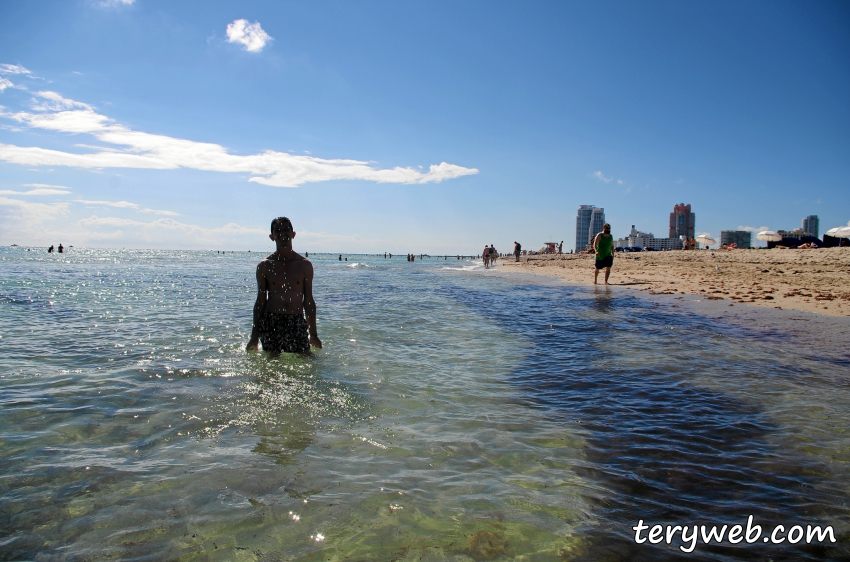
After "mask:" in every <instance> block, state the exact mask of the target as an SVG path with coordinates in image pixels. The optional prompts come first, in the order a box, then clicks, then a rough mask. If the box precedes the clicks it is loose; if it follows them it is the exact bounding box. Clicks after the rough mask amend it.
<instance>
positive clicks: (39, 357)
mask: <svg viewBox="0 0 850 562" xmlns="http://www.w3.org/2000/svg"><path fill="white" fill-rule="evenodd" d="M260 257H261V256H260V255H259V254H249V253H228V254H224V255H222V254H216V253H215V252H178V251H173V252H163V251H118V250H114V251H113V250H77V249H74V250H72V253H70V254H66V255H56V254H53V255H48V254H46V253H44V252H43V250H39V251H35V250H34V251H30V252H28V251H27V250H26V249H25V248H3V249H0V377H2V378H0V406H2V408H0V559H9V560H19V559H34V560H90V559H92V560H100V559H121V560H162V559H185V560H195V559H198V560H283V559H286V560H290V559H304V560H319V559H321V560H343V559H345V560H367V559H377V560H445V559H452V560H502V559H522V560H561V559H580V560H602V559H604V560H635V559H637V560H658V559H679V558H683V557H684V556H685V555H683V553H682V552H681V551H679V550H677V545H678V544H679V543H675V542H674V543H673V544H671V545H665V544H663V543H662V544H660V545H657V546H652V545H649V544H648V543H644V544H642V545H637V544H635V543H634V542H633V540H632V536H633V531H632V530H631V527H632V526H634V525H635V524H636V523H637V521H638V520H639V519H644V520H646V521H648V522H651V523H661V524H666V523H671V524H679V525H684V524H694V523H699V524H707V525H712V524H718V525H719V524H724V523H728V524H735V523H743V522H745V521H746V517H747V515H749V514H752V515H753V516H754V517H755V519H756V521H757V522H758V523H760V524H761V525H763V526H766V527H769V526H771V525H773V524H776V523H782V524H784V525H786V527H787V526H789V525H794V524H803V525H805V524H807V523H808V524H821V525H832V526H833V527H834V529H835V533H836V537H837V538H838V539H839V542H837V543H836V544H826V545H810V546H803V545H797V546H790V545H787V544H786V545H779V546H769V545H763V544H753V545H747V544H746V543H741V544H739V545H737V546H736V545H730V544H726V545H723V546H710V547H709V546H698V547H697V550H696V551H695V552H694V553H693V554H692V555H689V556H688V558H695V559H701V558H702V559H718V560H725V559H730V560H731V559H743V558H746V559H751V558H756V559H767V558H771V559H773V560H783V559H789V560H798V559H842V558H844V559H846V558H847V557H848V556H850V548H848V534H850V509H848V498H850V432H848V430H850V414H848V411H849V410H850V409H849V408H848V405H850V353H848V351H847V349H846V346H845V345H842V342H843V341H844V340H846V334H847V333H850V332H849V331H848V330H847V327H848V325H847V324H846V323H844V324H842V323H840V322H835V323H833V324H828V323H827V324H818V321H817V319H816V318H815V317H811V318H807V319H805V320H797V319H795V318H794V317H792V316H787V317H781V318H776V317H770V318H768V317H767V316H764V317H763V318H762V317H760V318H762V319H763V320H764V322H762V323H759V322H755V321H752V320H748V319H747V318H743V319H741V320H739V321H737V322H731V321H729V322H727V321H724V320H723V319H722V318H724V317H726V316H725V315H724V316H721V315H718V314H717V309H714V310H712V309H708V308H706V309H700V308H698V307H697V308H694V307H692V306H687V305H685V303H683V302H682V301H674V300H672V299H671V300H647V299H642V298H636V297H635V295H634V293H630V292H625V291H620V292H618V291H616V290H614V291H610V292H606V291H604V290H601V289H599V290H597V291H594V290H593V289H588V288H583V287H571V286H567V285H564V284H558V283H554V282H552V281H546V280H539V279H531V278H526V277H521V276H516V275H514V276H511V275H505V274H502V273H500V272H499V270H498V268H497V269H496V270H495V271H492V270H491V271H484V270H482V269H481V268H480V267H479V266H478V265H477V263H473V262H466V261H457V260H454V259H452V260H442V259H430V260H428V259H426V260H418V261H416V262H415V263H408V262H406V261H405V260H404V259H403V258H399V257H398V256H397V257H396V258H395V259H393V260H385V259H383V257H367V256H356V257H353V258H352V257H349V259H350V260H356V263H355V261H349V262H339V261H338V260H337V259H336V256H311V259H312V261H313V263H314V265H315V270H316V281H315V293H316V300H317V303H318V308H319V335H320V337H321V338H322V339H323V341H324V344H325V347H324V349H323V350H322V351H320V352H318V353H316V354H315V355H314V356H312V357H301V356H291V355H286V354H285V355H283V356H281V357H280V358H269V357H267V356H265V355H264V354H262V353H252V354H248V353H246V352H245V351H244V346H245V344H246V342H247V335H248V333H249V331H250V323H251V318H250V315H251V307H252V305H253V299H254V294H255V293H254V281H253V272H254V266H255V264H256V262H257V261H258V259H259V258H260ZM739 308H740V307H739ZM771 322H773V324H772V327H771V328H770V329H765V328H763V327H762V326H763V325H769V324H770V323H771ZM825 332H829V334H830V337H825ZM789 334H792V335H793V337H791V338H789V337H788V335H789ZM822 335H823V336H824V337H820V336H822Z"/></svg>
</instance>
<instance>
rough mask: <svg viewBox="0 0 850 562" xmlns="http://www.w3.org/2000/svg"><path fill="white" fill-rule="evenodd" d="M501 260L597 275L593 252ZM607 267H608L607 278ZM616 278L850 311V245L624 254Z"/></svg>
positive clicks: (663, 288)
mask: <svg viewBox="0 0 850 562" xmlns="http://www.w3.org/2000/svg"><path fill="white" fill-rule="evenodd" d="M499 265H500V266H505V267H508V268H515V269H518V270H521V271H527V272H530V273H539V274H542V275H551V276H555V277H560V278H561V279H563V280H564V281H568V282H570V283H581V284H592V283H593V256H589V255H583V256H582V255H576V254H564V255H539V256H523V257H522V258H521V261H520V262H519V263H517V262H514V260H513V257H509V258H502V259H500V260H499ZM602 279H603V274H602V272H600V275H599V282H600V283H601V282H602ZM609 282H610V284H611V285H613V286H625V287H629V288H633V289H637V290H641V291H649V292H650V293H651V294H667V295H672V294H691V295H703V296H705V297H706V298H707V299H715V300H720V299H728V300H730V301H731V302H740V303H747V304H754V305H758V306H767V307H771V308H785V309H793V310H805V311H809V312H817V313H819V314H826V315H832V316H850V248H823V249H817V250H791V249H772V250H765V249H759V250H713V251H710V250H697V251H672V252H640V253H624V254H617V255H616V257H615V258H614V267H613V269H612V270H611V279H610V281H609Z"/></svg>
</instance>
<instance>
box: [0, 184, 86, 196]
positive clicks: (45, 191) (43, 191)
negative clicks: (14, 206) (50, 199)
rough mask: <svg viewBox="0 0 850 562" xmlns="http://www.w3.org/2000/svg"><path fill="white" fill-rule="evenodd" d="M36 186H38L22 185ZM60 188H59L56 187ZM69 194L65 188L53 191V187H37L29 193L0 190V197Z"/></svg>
mask: <svg viewBox="0 0 850 562" xmlns="http://www.w3.org/2000/svg"><path fill="white" fill-rule="evenodd" d="M24 185H38V184H24ZM57 187H61V186H57ZM69 193H71V192H70V191H68V190H67V189H66V188H62V189H55V188H54V187H53V186H46V187H39V188H36V189H30V190H29V191H13V190H11V189H0V195H68V194H69Z"/></svg>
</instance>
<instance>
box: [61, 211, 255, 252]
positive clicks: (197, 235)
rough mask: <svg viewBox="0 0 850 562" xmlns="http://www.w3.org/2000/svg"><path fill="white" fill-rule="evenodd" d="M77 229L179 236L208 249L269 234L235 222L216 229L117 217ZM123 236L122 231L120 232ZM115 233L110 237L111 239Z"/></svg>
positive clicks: (148, 238) (94, 219) (139, 236)
mask: <svg viewBox="0 0 850 562" xmlns="http://www.w3.org/2000/svg"><path fill="white" fill-rule="evenodd" d="M77 226H79V227H83V228H85V229H87V232H88V233H89V234H92V233H93V231H90V230H88V229H89V228H121V229H125V230H129V231H130V233H129V236H130V237H131V238H132V239H133V240H135V241H144V242H161V243H166V244H171V245H172V246H173V244H174V234H175V233H182V234H183V239H184V240H187V241H189V242H190V243H194V244H197V243H202V244H204V245H206V246H207V247H209V245H210V244H222V243H226V242H227V241H228V240H230V239H231V237H233V236H244V235H251V236H260V237H261V239H262V237H264V236H266V235H268V232H267V231H266V229H264V228H248V227H245V226H241V225H239V224H236V223H228V224H226V225H224V226H221V227H217V228H206V227H203V226H199V225H196V224H187V223H182V222H178V221H176V220H174V219H156V220H154V221H150V222H145V221H137V220H133V219H122V218H117V217H98V216H97V215H92V216H91V217H89V218H86V219H82V220H79V221H77ZM120 232H122V234H123V231H120ZM114 234H115V233H114V232H113V233H111V234H110V236H114Z"/></svg>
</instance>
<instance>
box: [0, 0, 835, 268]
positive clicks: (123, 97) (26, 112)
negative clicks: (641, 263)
mask: <svg viewBox="0 0 850 562" xmlns="http://www.w3.org/2000/svg"><path fill="white" fill-rule="evenodd" d="M0 21H3V22H4V31H3V33H2V34H0V245H10V244H18V245H22V246H23V245H27V246H47V245H50V244H54V245H58V244H59V243H62V244H64V245H65V246H70V245H73V246H75V247H84V246H86V247H112V248H161V249H214V250H249V249H250V250H253V251H266V250H269V251H271V250H272V249H273V244H272V242H271V241H270V240H269V239H268V232H269V225H270V222H271V220H272V219H273V218H274V217H276V216H288V217H289V218H290V219H291V220H292V222H293V225H294V227H295V230H296V233H297V234H296V238H295V240H294V246H295V249H296V251H310V252H340V253H383V252H393V253H396V254H398V253H408V252H410V253H417V254H418V253H430V254H434V255H439V254H457V253H461V254H476V253H479V252H480V250H481V248H482V247H483V246H484V245H485V244H494V245H495V246H496V248H497V249H498V250H500V251H503V252H510V251H511V250H512V245H513V242H514V241H519V242H520V243H521V244H522V245H523V248H525V249H537V248H539V247H541V246H542V245H543V243H544V242H547V241H557V242H560V241H561V240H563V241H564V248H572V247H573V245H574V240H575V216H576V210H577V208H578V206H579V205H581V204H591V205H596V206H598V207H603V208H604V209H605V215H606V219H607V221H608V222H610V223H611V225H612V233H613V234H614V236H615V237H619V236H624V235H626V234H627V233H628V231H629V230H630V228H631V226H632V225H635V226H636V228H637V229H638V230H640V231H644V232H652V233H653V234H655V236H657V237H666V236H667V231H668V221H669V214H670V213H671V212H672V210H673V206H674V205H675V204H677V203H686V204H690V205H691V206H692V210H693V212H694V213H695V214H696V230H697V232H698V233H706V234H710V235H711V236H713V237H714V238H715V239H717V240H719V236H720V231H721V230H735V229H753V230H758V229H764V228H770V229H774V230H776V229H785V230H791V229H793V228H797V227H800V226H801V222H802V219H803V217H805V216H807V215H812V214H814V215H818V216H819V217H820V224H821V235H822V234H823V232H824V231H826V230H827V229H829V228H832V227H835V226H844V225H848V224H850V103H848V100H850V3H847V2H844V1H836V2H819V1H807V2H802V1H798V2H783V1H769V2H760V1H749V2H737V1H693V2H681V1H669V2H667V1H653V0H648V1H646V2H632V1H622V2H619V1H614V2H609V1H595V2H584V1H576V2H569V1H554V2H544V1H540V2H516V1H515V2H500V1H495V0H486V1H480V2H476V1H472V0H469V1H464V2H453V1H446V2H441V1H437V0H429V1H427V2H424V1H421V2H420V1H415V0H411V1H409V2H393V1H385V2H376V1H368V0H362V1H358V2H348V1H339V2H330V1H321V0H319V1H316V2H286V1H270V2H250V1H240V2H217V1H214V0H211V1H203V2H192V1H188V0H187V1H181V2H171V1H156V0H135V1H133V0H123V1H120V0H119V1H111V0H67V1H55V2H50V1H47V0H45V1H38V2H36V1H30V2H27V1H22V2H2V3H0Z"/></svg>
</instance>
